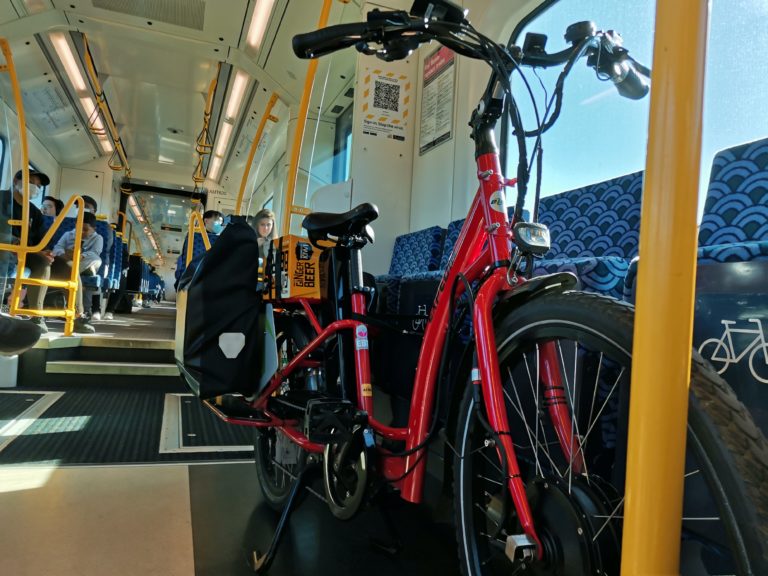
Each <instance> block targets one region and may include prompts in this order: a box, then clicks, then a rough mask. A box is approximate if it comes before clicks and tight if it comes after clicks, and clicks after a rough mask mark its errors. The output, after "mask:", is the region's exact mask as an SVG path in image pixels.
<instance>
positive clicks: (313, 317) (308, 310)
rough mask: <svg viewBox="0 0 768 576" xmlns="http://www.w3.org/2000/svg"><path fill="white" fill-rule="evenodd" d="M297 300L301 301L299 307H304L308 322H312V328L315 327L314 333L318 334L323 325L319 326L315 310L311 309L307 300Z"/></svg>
mask: <svg viewBox="0 0 768 576" xmlns="http://www.w3.org/2000/svg"><path fill="white" fill-rule="evenodd" d="M299 302H301V307H302V308H304V313H305V314H306V315H307V319H308V320H309V323H310V324H312V328H314V329H315V334H320V332H322V331H323V327H322V326H320V322H319V321H318V320H317V316H316V315H315V311H314V310H312V305H311V304H310V302H309V300H307V299H306V298H302V299H301V300H299Z"/></svg>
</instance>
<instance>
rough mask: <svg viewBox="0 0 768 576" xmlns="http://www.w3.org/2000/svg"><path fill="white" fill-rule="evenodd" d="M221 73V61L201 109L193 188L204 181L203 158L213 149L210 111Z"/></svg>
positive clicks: (196, 142)
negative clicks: (200, 125)
mask: <svg viewBox="0 0 768 576" xmlns="http://www.w3.org/2000/svg"><path fill="white" fill-rule="evenodd" d="M220 73H221V62H219V63H218V64H217V66H216V75H215V76H214V77H213V79H211V83H210V84H209V85H208V95H207V96H206V99H205V110H203V128H202V130H200V134H199V135H198V136H197V139H196V140H195V152H197V155H198V156H197V164H196V166H195V171H194V172H193V174H192V181H193V182H194V183H195V188H197V186H198V185H199V184H202V183H203V182H205V174H203V159H204V158H205V156H209V155H210V154H211V152H212V151H213V143H212V142H211V133H210V124H211V112H212V110H213V97H214V94H215V93H216V87H217V86H218V84H219V74H220Z"/></svg>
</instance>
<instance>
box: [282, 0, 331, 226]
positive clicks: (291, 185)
mask: <svg viewBox="0 0 768 576" xmlns="http://www.w3.org/2000/svg"><path fill="white" fill-rule="evenodd" d="M332 3H333V0H323V7H322V8H321V10H320V19H319V20H318V22H317V29H318V30H319V29H320V28H325V26H326V24H327V23H328V15H329V14H330V12H331V4H332ZM317 66H318V60H317V59H316V58H313V59H312V60H310V61H309V65H308V67H307V76H306V78H305V79H304V90H303V92H302V93H301V102H300V103H299V117H298V118H297V121H296V131H295V132H294V135H293V147H292V148H291V162H290V165H289V168H288V183H287V185H286V187H285V205H284V210H283V228H282V230H284V231H285V233H286V234H289V233H290V231H291V216H292V215H293V214H306V213H309V210H308V209H306V208H303V207H301V206H294V204H293V198H294V195H295V194H296V180H297V178H298V174H299V158H300V156H301V144H302V140H303V139H304V130H305V128H306V124H307V112H308V111H309V100H310V98H311V97H312V85H313V84H314V82H315V75H316V74H317Z"/></svg>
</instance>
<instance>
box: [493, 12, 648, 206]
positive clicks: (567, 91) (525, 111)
mask: <svg viewBox="0 0 768 576" xmlns="http://www.w3.org/2000/svg"><path fill="white" fill-rule="evenodd" d="M654 14H655V9H654V3H653V2H647V1H633V2H615V1H613V0H590V1H588V2H585V1H583V0H560V1H559V2H557V3H556V4H554V5H553V6H552V7H550V8H549V9H548V10H546V11H545V12H543V13H542V14H541V15H539V16H538V17H537V18H535V19H534V20H532V21H531V22H530V23H529V24H528V26H526V28H525V29H524V30H523V33H522V34H521V35H520V37H519V38H517V43H518V44H520V45H522V43H523V41H524V39H525V33H526V32H536V33H541V34H546V35H547V37H548V40H547V45H546V50H547V52H557V51H560V50H563V49H565V48H567V47H568V44H567V43H566V42H565V40H564V38H563V35H564V34H565V30H566V28H567V27H568V26H569V25H570V24H573V23H576V22H580V21H584V20H592V21H594V22H595V24H596V25H597V28H598V29H599V30H616V31H618V32H619V33H620V34H621V36H622V38H623V39H624V46H625V47H626V48H627V49H628V50H629V53H630V55H631V56H632V57H633V58H635V59H636V60H638V61H639V62H642V63H643V64H646V65H648V66H650V64H651V57H652V47H653V46H652V45H653V24H654ZM561 70H562V67H561V66H557V67H552V68H549V69H543V70H542V69H535V70H532V69H530V68H525V69H524V72H525V73H526V77H527V78H528V82H529V84H530V86H531V89H532V91H533V93H534V95H535V97H536V103H537V106H538V111H539V114H540V115H541V114H543V113H544V110H545V107H546V104H545V102H546V101H548V100H549V98H551V95H552V91H553V89H554V86H555V82H556V80H557V77H558V76H559V74H560V72H561ZM545 89H546V90H545ZM513 90H514V94H515V100H516V102H517V104H518V106H519V108H520V110H521V115H522V118H523V123H524V126H525V128H526V129H527V130H531V129H533V128H535V127H536V116H535V113H534V108H533V106H532V104H531V101H530V96H529V95H528V92H527V90H526V88H525V86H524V85H523V83H522V82H520V80H519V76H517V75H514V76H513ZM649 102H650V98H648V97H646V98H644V99H643V100H639V101H638V100H628V99H626V98H622V97H621V96H619V94H618V92H617V91H616V88H615V87H614V85H613V83H612V82H610V81H601V80H600V79H599V78H598V77H597V76H596V74H595V71H594V70H593V69H592V68H590V67H588V66H587V64H586V59H585V58H582V59H581V60H580V61H578V62H577V63H576V64H575V66H574V67H573V69H572V70H571V72H570V74H569V75H568V77H567V78H566V81H565V88H564V92H563V105H562V111H561V113H560V117H559V119H558V120H557V122H556V123H555V125H554V127H552V128H550V130H548V131H547V132H545V133H544V136H543V139H542V147H543V175H542V188H541V195H542V196H549V195H551V194H557V193H558V192H563V191H565V190H570V189H572V188H577V187H579V186H584V185H586V184H591V183H594V182H599V181H601V180H607V179H609V178H613V177H615V176H620V175H622V174H627V173H630V172H634V171H636V170H641V169H642V168H643V166H644V164H645V147H646V140H647V130H648V107H649ZM552 109H554V106H553V107H552ZM533 145H534V139H532V138H531V139H529V140H528V153H529V157H530V155H531V154H532V151H533ZM509 146H510V149H509V150H508V151H507V172H508V173H509V174H510V175H514V174H515V172H516V166H517V160H518V156H517V146H516V143H515V139H514V138H510V142H509ZM535 172H536V171H535V168H534V170H533V171H532V173H533V174H534V175H535ZM534 181H535V176H532V179H531V186H530V187H529V193H528V197H527V199H526V208H528V209H529V210H531V209H532V207H533V197H534Z"/></svg>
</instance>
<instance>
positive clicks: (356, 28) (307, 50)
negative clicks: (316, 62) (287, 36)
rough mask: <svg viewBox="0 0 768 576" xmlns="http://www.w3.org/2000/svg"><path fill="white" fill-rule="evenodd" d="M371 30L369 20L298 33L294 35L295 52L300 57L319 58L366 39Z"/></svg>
mask: <svg viewBox="0 0 768 576" xmlns="http://www.w3.org/2000/svg"><path fill="white" fill-rule="evenodd" d="M370 30H371V25H370V24H369V23H368V22H352V23H350V24H337V25H335V26H328V27H327V28H321V29H320V30H315V31H314V32H306V33H304V34H296V36H294V37H293V53H294V54H296V56H298V57H299V58H317V57H319V56H323V55H325V54H330V53H331V52H335V51H336V50H341V49H342V48H347V47H349V46H354V45H355V44H357V43H358V42H360V41H361V40H363V41H365V40H366V37H367V35H368V33H369V32H370Z"/></svg>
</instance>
